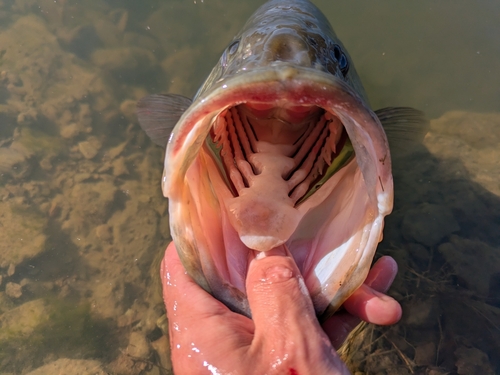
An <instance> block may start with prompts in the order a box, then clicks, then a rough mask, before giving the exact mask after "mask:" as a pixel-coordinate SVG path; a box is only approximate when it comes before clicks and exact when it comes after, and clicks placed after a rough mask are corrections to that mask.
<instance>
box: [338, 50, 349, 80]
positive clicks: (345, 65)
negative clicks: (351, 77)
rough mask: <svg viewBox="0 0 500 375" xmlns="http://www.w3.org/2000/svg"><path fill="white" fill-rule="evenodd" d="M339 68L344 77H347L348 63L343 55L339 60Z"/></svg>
mask: <svg viewBox="0 0 500 375" xmlns="http://www.w3.org/2000/svg"><path fill="white" fill-rule="evenodd" d="M339 68H340V71H341V72H342V74H343V75H344V77H345V76H346V75H347V72H348V71H349V62H348V61H347V57H346V55H345V54H344V53H343V54H342V56H341V57H340V60H339Z"/></svg>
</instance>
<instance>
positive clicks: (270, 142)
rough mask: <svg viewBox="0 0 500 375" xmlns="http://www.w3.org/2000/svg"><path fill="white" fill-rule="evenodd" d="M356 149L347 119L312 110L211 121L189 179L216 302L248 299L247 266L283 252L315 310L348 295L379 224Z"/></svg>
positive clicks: (257, 109) (236, 110) (259, 110)
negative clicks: (238, 295)
mask: <svg viewBox="0 0 500 375" xmlns="http://www.w3.org/2000/svg"><path fill="white" fill-rule="evenodd" d="M350 150H352V146H351V143H350V141H349V139H348V136H347V133H346V131H345V128H344V126H343V124H342V122H341V120H340V119H339V118H338V117H337V116H336V115H335V114H334V113H330V112H328V111H325V110H324V109H322V108H319V107H316V106H313V105H306V106H301V105H288V104H286V103H283V104H282V105H280V106H279V107H277V106H276V103H273V105H267V104H266V103H246V104H240V105H237V106H234V107H230V108H226V109H225V110H223V111H221V112H220V113H219V114H218V115H217V116H216V117H214V119H213V122H212V128H211V131H210V133H209V135H208V137H207V141H206V143H205V145H204V146H203V147H202V148H201V150H200V153H199V154H198V156H197V158H196V159H195V161H194V162H193V164H192V165H191V166H190V167H189V169H188V171H187V175H186V178H187V180H188V181H189V184H190V188H191V193H192V197H197V199H195V201H194V202H193V203H194V204H191V205H190V208H191V210H192V213H191V215H190V216H191V217H192V218H193V217H195V216H197V217H199V221H198V223H197V225H195V226H194V230H199V231H200V234H202V235H203V236H204V238H206V241H205V242H204V243H203V244H201V243H199V244H198V247H199V254H200V259H201V264H202V267H203V268H204V274H205V275H209V276H208V277H207V281H208V283H209V284H210V286H211V288H212V290H213V291H214V293H215V294H217V290H218V289H221V287H222V285H223V287H224V288H227V287H228V286H230V287H233V288H236V289H238V290H239V291H240V292H242V293H245V278H246V272H247V267H248V262H249V260H250V259H251V258H252V257H254V256H255V254H256V251H268V250H270V249H272V248H275V247H277V246H285V247H286V249H287V251H289V253H290V254H291V255H292V256H293V257H294V259H295V261H296V263H297V265H298V267H299V269H300V270H301V273H302V275H303V276H304V279H305V281H306V285H307V287H308V289H309V292H310V294H311V296H312V298H313V302H314V304H315V308H316V310H317V311H318V312H322V311H323V310H324V309H325V308H326V307H327V306H328V304H329V303H330V302H331V301H330V300H331V298H330V297H331V296H333V295H335V294H336V292H337V291H338V290H339V289H340V288H341V287H342V286H343V285H344V288H347V287H348V286H347V285H345V284H346V283H349V282H351V281H350V277H351V275H352V274H353V273H354V271H356V270H357V269H358V268H359V267H360V266H361V264H363V262H364V263H366V260H365V258H366V259H369V260H368V261H371V258H372V256H373V251H374V248H375V247H376V246H371V247H372V248H373V251H370V252H369V254H367V253H366V252H365V251H364V249H365V247H366V246H367V245H369V243H372V242H374V241H375V244H376V243H377V242H378V240H379V237H380V233H381V226H382V218H381V217H380V215H379V213H378V209H377V205H376V203H375V204H374V202H373V200H371V199H370V197H369V194H368V191H367V187H366V184H365V182H364V179H363V175H362V173H361V171H360V168H359V167H358V163H357V161H356V156H355V155H354V152H350ZM380 198H381V199H382V198H383V197H380ZM377 226H378V228H376V227H377ZM373 228H375V229H377V230H375V231H372V229H373ZM374 235H375V236H376V238H375V239H374V238H373V237H374ZM195 237H197V238H199V237H198V236H195ZM365 268H366V267H365ZM210 275H212V276H210ZM213 275H218V278H219V280H217V277H215V276H213ZM361 277H363V278H364V276H363V275H361ZM221 280H222V283H221ZM220 294H224V293H223V292H222V291H221V292H220ZM329 296H330V297H329Z"/></svg>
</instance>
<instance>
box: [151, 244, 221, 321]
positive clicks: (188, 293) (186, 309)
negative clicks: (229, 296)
mask: <svg viewBox="0 0 500 375" xmlns="http://www.w3.org/2000/svg"><path fill="white" fill-rule="evenodd" d="M160 274H161V280H162V284H163V301H164V302H165V308H166V309H167V315H168V317H169V320H171V319H173V318H175V319H177V320H180V321H182V322H184V321H188V320H190V319H195V320H198V318H200V317H203V316H206V315H213V314H216V313H219V312H220V311H221V309H223V310H224V306H223V305H222V304H221V303H220V302H218V301H217V300H215V299H214V298H213V297H212V296H211V295H210V294H208V293H207V292H205V291H204V290H203V289H202V288H200V287H199V286H198V285H197V284H196V283H195V282H194V281H193V279H191V277H190V276H189V275H188V274H187V272H186V270H185V269H184V266H183V265H182V263H181V261H180V259H179V255H178V254H177V251H176V249H175V246H174V243H173V242H171V243H170V244H169V245H168V247H167V250H166V251H165V256H164V257H163V261H162V263H161V269H160Z"/></svg>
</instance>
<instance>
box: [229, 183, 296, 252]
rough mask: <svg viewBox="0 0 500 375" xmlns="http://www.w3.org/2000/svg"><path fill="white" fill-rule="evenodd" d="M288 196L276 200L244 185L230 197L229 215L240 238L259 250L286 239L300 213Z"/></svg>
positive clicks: (268, 248) (265, 249)
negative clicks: (237, 193)
mask: <svg viewBox="0 0 500 375" xmlns="http://www.w3.org/2000/svg"><path fill="white" fill-rule="evenodd" d="M287 198H288V196H287ZM289 200H290V199H289V198H288V199H287V200H285V201H283V200H277V199H275V197H274V196H272V195H267V196H266V195H265V194H260V193H259V191H255V190H253V189H245V191H244V192H243V194H242V195H240V196H239V197H236V198H233V199H232V201H231V202H230V203H229V206H228V214H229V215H228V216H229V221H230V222H231V225H232V226H233V228H234V229H235V230H236V232H237V233H238V235H239V236H240V240H241V242H243V243H244V244H245V246H247V247H248V248H250V249H253V250H258V251H269V250H271V249H272V248H274V247H276V246H279V245H281V244H283V243H285V241H287V240H288V239H289V238H290V236H291V235H292V234H293V232H294V231H295V229H296V228H297V226H298V224H299V222H300V219H301V217H302V215H301V214H300V213H299V211H298V210H296V209H295V208H293V206H291V205H290V204H289V202H288V201H289Z"/></svg>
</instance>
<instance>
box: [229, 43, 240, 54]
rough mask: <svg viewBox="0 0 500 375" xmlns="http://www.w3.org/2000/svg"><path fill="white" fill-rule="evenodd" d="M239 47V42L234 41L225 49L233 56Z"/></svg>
mask: <svg viewBox="0 0 500 375" xmlns="http://www.w3.org/2000/svg"><path fill="white" fill-rule="evenodd" d="M239 46H240V41H239V40H235V41H234V42H232V43H231V44H230V45H229V47H228V48H227V50H228V52H229V54H230V55H234V54H235V53H236V51H238V47H239Z"/></svg>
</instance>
